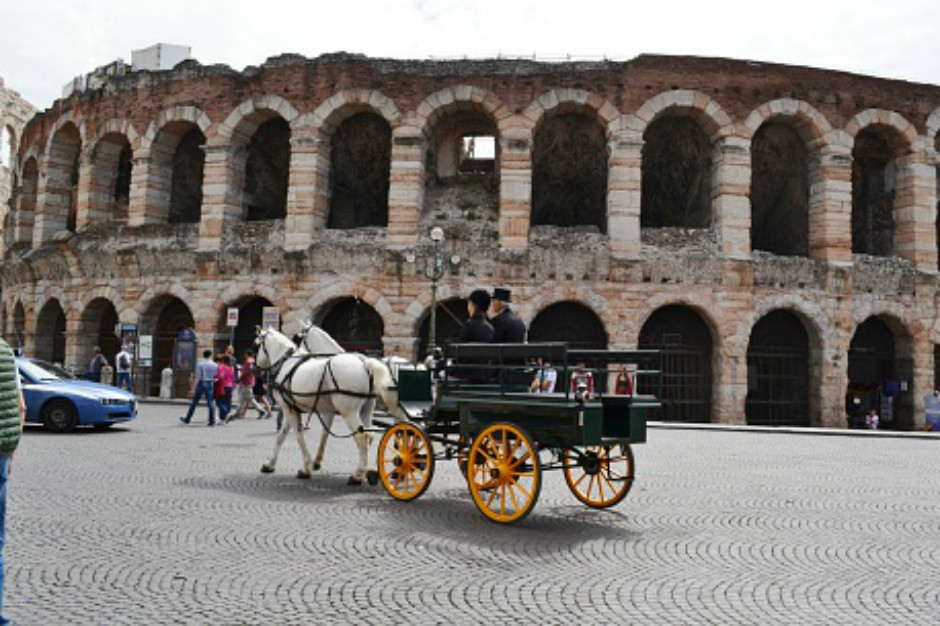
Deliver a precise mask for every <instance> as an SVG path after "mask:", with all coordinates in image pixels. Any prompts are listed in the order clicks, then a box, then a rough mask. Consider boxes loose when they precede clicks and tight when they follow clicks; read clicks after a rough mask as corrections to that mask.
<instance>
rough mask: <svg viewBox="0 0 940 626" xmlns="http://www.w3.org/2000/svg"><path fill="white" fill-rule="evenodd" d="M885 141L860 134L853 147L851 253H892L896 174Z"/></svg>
mask: <svg viewBox="0 0 940 626" xmlns="http://www.w3.org/2000/svg"><path fill="white" fill-rule="evenodd" d="M892 157H893V155H892V152H891V147H890V145H889V144H888V141H887V139H886V138H884V137H883V136H881V135H880V134H879V133H878V132H877V131H875V130H873V129H865V130H863V131H861V132H860V133H859V134H858V136H857V137H856V138H855V146H854V147H853V148H852V252H854V253H856V254H870V255H874V256H890V255H892V254H894V191H895V185H896V177H897V172H896V169H895V164H894V160H893V158H892Z"/></svg>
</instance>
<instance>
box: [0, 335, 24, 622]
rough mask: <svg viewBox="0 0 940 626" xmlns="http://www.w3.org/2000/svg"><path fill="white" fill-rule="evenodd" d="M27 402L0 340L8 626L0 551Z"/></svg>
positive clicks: (0, 493) (0, 516) (0, 503)
mask: <svg viewBox="0 0 940 626" xmlns="http://www.w3.org/2000/svg"><path fill="white" fill-rule="evenodd" d="M25 421H26V401H25V400H24V399H23V390H22V389H21V388H20V376H19V373H18V372H17V369H16V362H15V361H14V360H13V351H12V350H11V349H10V346H9V345H8V344H7V342H6V341H4V340H3V339H0V624H9V623H10V620H8V619H7V618H6V617H5V616H4V615H3V581H4V566H3V548H4V544H5V543H6V519H7V483H8V482H9V480H10V472H11V471H12V469H13V453H14V452H15V451H16V448H17V446H18V445H19V442H20V435H22V433H23V423H24V422H25Z"/></svg>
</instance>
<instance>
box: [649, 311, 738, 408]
mask: <svg viewBox="0 0 940 626" xmlns="http://www.w3.org/2000/svg"><path fill="white" fill-rule="evenodd" d="M713 336H714V327H713V323H712V322H711V320H710V319H709V317H708V315H707V314H704V312H702V311H700V310H698V308H697V307H694V306H688V305H683V304H666V305H664V306H660V307H657V308H656V309H655V310H653V311H651V312H650V313H649V315H648V316H647V317H646V319H645V320H644V322H643V325H642V327H641V328H640V332H639V334H638V336H637V347H638V348H639V349H641V350H643V349H654V350H659V351H660V354H661V359H662V361H661V368H660V369H661V373H660V374H659V375H658V376H656V377H655V378H654V384H656V387H655V389H656V391H657V395H658V396H659V398H660V400H661V401H662V408H661V410H660V411H659V412H658V414H659V416H660V417H659V419H663V420H665V421H673V422H699V423H702V422H710V421H711V420H712V405H713V402H712V398H713V397H714V395H715V392H716V389H715V382H716V378H717V377H716V376H715V369H716V368H715V362H716V354H717V351H716V349H715V341H714V338H713ZM718 371H720V370H718ZM637 389H638V391H646V390H648V389H649V387H648V386H647V385H646V381H644V380H643V379H642V378H640V379H639V380H638V381H637Z"/></svg>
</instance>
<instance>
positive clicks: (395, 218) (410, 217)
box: [388, 126, 427, 249]
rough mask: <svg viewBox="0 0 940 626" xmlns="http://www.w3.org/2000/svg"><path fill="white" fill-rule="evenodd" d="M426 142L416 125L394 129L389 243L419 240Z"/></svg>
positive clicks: (400, 244)
mask: <svg viewBox="0 0 940 626" xmlns="http://www.w3.org/2000/svg"><path fill="white" fill-rule="evenodd" d="M426 145H427V142H426V140H425V137H424V134H423V133H422V132H421V131H420V130H419V129H417V128H413V127H408V126H404V127H398V128H396V129H395V130H394V131H392V164H391V174H390V176H389V188H388V247H389V248H392V249H402V248H410V247H414V246H415V245H417V243H418V234H419V230H420V223H421V208H422V206H423V205H424V181H425V167H424V152H425V150H426Z"/></svg>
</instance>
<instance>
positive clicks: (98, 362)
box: [85, 346, 108, 383]
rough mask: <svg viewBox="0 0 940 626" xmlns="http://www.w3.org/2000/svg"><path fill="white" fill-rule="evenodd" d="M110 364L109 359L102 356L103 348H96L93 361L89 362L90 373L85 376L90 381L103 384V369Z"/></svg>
mask: <svg viewBox="0 0 940 626" xmlns="http://www.w3.org/2000/svg"><path fill="white" fill-rule="evenodd" d="M107 364H108V359H106V358H105V356H104V355H103V354H101V348H99V347H98V346H95V349H94V354H93V356H92V357H91V361H89V362H88V372H87V373H86V374H85V378H87V379H88V380H90V381H93V382H96V383H100V382H101V368H103V367H104V366H105V365H107Z"/></svg>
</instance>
